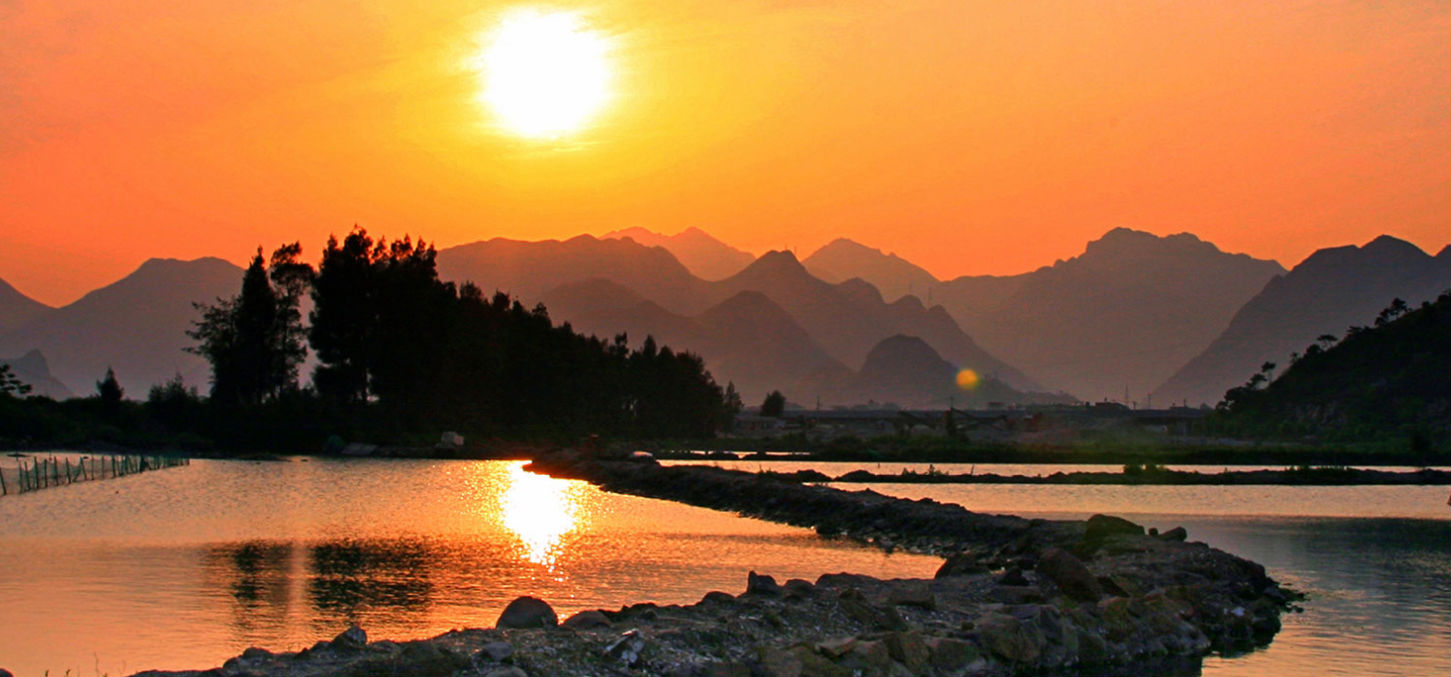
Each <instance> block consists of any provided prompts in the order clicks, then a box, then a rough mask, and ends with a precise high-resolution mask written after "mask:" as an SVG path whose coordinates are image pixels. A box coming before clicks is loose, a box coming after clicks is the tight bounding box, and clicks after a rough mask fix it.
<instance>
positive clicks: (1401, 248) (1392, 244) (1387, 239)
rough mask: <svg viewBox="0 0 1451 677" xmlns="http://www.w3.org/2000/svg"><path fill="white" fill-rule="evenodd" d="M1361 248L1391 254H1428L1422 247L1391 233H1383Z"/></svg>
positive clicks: (1365, 250)
mask: <svg viewBox="0 0 1451 677" xmlns="http://www.w3.org/2000/svg"><path fill="white" fill-rule="evenodd" d="M1360 250H1361V251H1363V252H1371V253H1377V254H1385V255H1390V256H1415V257H1422V256H1427V254H1426V252H1425V251H1424V250H1422V249H1421V248H1420V247H1417V246H1416V245H1413V244H1411V243H1409V242H1406V241H1405V240H1402V239H1400V238H1398V237H1393V236H1390V235H1381V236H1379V237H1377V238H1375V239H1374V240H1371V241H1370V242H1367V243H1365V246H1363V247H1361V248H1360Z"/></svg>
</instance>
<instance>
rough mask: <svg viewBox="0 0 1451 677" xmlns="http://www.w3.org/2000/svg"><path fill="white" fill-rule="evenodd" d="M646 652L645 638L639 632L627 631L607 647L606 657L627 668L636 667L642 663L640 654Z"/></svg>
mask: <svg viewBox="0 0 1451 677" xmlns="http://www.w3.org/2000/svg"><path fill="white" fill-rule="evenodd" d="M644 651H645V638H644V637H641V636H640V631H639V630H627V631H625V634H623V635H620V638H619V639H617V640H615V641H614V642H611V643H610V645H609V646H607V647H605V655H606V656H608V657H610V658H613V659H614V660H616V661H619V663H620V664H621V665H624V666H625V667H627V668H628V667H634V665H635V664H636V663H639V662H640V654H641V653H642V652H644Z"/></svg>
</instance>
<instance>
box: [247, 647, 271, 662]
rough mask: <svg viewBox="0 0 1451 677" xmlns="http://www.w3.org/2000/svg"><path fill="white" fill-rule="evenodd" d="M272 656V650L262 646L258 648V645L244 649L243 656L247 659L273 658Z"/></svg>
mask: <svg viewBox="0 0 1451 677" xmlns="http://www.w3.org/2000/svg"><path fill="white" fill-rule="evenodd" d="M271 657H272V652H271V651H268V650H266V649H262V648H258V647H255V646H254V647H249V648H248V649H247V650H246V651H243V652H242V658H244V659H246V660H256V659H258V658H271Z"/></svg>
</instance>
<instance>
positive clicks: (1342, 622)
mask: <svg viewBox="0 0 1451 677" xmlns="http://www.w3.org/2000/svg"><path fill="white" fill-rule="evenodd" d="M707 464H711V465H723V466H727V467H735V468H737V469H741V470H753V471H754V470H757V469H769V470H777V471H781V472H791V471H794V470H798V469H808V468H810V469H816V470H818V471H820V472H823V473H825V474H827V475H831V476H834V477H836V476H840V475H841V474H844V473H847V472H851V471H853V470H870V471H872V472H876V473H897V472H900V471H901V470H902V469H903V467H907V468H910V469H912V470H914V471H916V472H924V471H925V468H926V465H925V464H875V463H800V464H798V463H796V462H781V463H757V462H752V461H736V462H728V463H707ZM1261 467H1262V466H1261ZM971 468H972V466H970V465H967V464H963V465H961V466H958V465H953V464H948V465H938V466H937V469H939V470H943V471H944V472H952V473H965V472H969V471H970V469H971ZM1117 469H1118V467H1117V466H1108V467H1106V466H1102V465H1098V466H1082V465H1021V464H981V463H980V464H976V467H975V472H978V473H997V474H1001V475H1038V474H1043V475H1048V474H1052V473H1054V472H1075V471H1094V470H1097V471H1105V470H1107V471H1115V470H1117ZM1189 469H1194V468H1192V467H1191V468H1189ZM1201 469H1202V470H1205V471H1208V472H1217V471H1219V470H1220V469H1221V467H1210V468H1201ZM1233 469H1249V468H1242V467H1235V468H1233ZM833 486H837V487H838V488H841V489H845V490H848V491H859V490H862V489H871V490H873V491H877V492H879V493H883V494H888V495H892V496H900V497H903V498H911V499H919V498H932V499H933V500H937V501H943V502H947V503H956V504H959V505H962V506H964V507H966V508H968V509H969V510H975V511H978V512H988V513H1008V514H1016V515H1022V516H1025V517H1045V518H1050V519H1084V518H1086V517H1088V516H1090V515H1092V514H1094V513H1098V512H1102V513H1111V514H1115V515H1122V516H1124V517H1127V518H1129V519H1132V520H1134V521H1136V522H1139V523H1140V524H1143V525H1144V526H1147V527H1158V528H1159V529H1161V530H1164V529H1170V528H1173V527H1175V526H1183V527H1185V528H1186V529H1187V530H1188V531H1189V538H1190V540H1195V541H1203V542H1206V543H1208V544H1210V545H1212V546H1214V547H1217V548H1220V549H1223V550H1226V551H1229V552H1232V553H1235V554H1237V555H1240V556H1242V557H1246V558H1248V559H1251V560H1254V561H1256V562H1259V563H1261V564H1263V565H1265V567H1266V568H1267V569H1268V571H1269V573H1270V575H1271V576H1273V577H1274V578H1275V579H1276V580H1278V581H1280V582H1282V583H1285V584H1287V585H1289V586H1290V587H1292V588H1294V589H1296V590H1299V591H1301V592H1305V593H1307V594H1308V595H1309V598H1308V599H1307V600H1306V601H1304V602H1302V603H1301V605H1302V606H1303V608H1304V613H1298V614H1288V615H1286V616H1284V617H1283V621H1284V628H1283V629H1282V630H1281V631H1280V633H1279V634H1278V635H1276V637H1275V639H1274V641H1273V642H1272V643H1271V645H1270V646H1269V647H1268V648H1266V649H1263V650H1260V651H1255V652H1252V653H1250V654H1247V655H1244V656H1237V657H1233V658H1225V657H1211V658H1208V659H1206V660H1205V662H1204V667H1203V674H1204V675H1213V676H1216V677H1230V676H1233V677H1241V676H1244V677H1250V676H1258V675H1276V676H1280V675H1305V676H1307V677H1308V676H1319V675H1451V507H1448V506H1447V492H1448V491H1451V488H1448V487H1444V486H1354V487H1284V486H1228V487H1214V486H1195V487H1185V486H1177V487H1176V486H1109V485H1033V484H1026V485H1023V484H1013V485H1003V484H998V485H993V484H956V485H954V484H893V483H881V484H855V483H842V484H836V485H833Z"/></svg>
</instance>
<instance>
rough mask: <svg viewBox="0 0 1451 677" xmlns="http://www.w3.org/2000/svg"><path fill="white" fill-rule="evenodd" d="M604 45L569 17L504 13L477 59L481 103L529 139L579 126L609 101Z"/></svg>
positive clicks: (606, 44)
mask: <svg viewBox="0 0 1451 677" xmlns="http://www.w3.org/2000/svg"><path fill="white" fill-rule="evenodd" d="M610 66H611V64H610V54H609V41H608V40H607V39H606V37H605V36H604V35H602V34H600V33H598V32H596V31H593V30H590V28H589V26H588V25H587V24H586V23H585V21H584V19H583V17H581V16H580V15H579V14H576V13H573V12H540V11H537V10H519V11H516V12H513V13H511V14H509V15H507V16H505V17H504V18H503V19H502V20H500V22H499V25H498V26H497V27H496V28H495V29H494V31H493V32H492V34H491V35H490V37H489V40H488V43H487V45H486V46H485V48H484V50H483V52H482V53H481V54H480V55H479V57H478V67H479V68H478V70H479V72H480V75H481V77H482V82H481V89H480V91H479V100H480V101H481V102H482V103H483V104H485V105H486V107H487V108H488V109H489V110H490V111H491V112H492V113H493V116H494V117H495V119H496V120H497V121H498V123H499V124H500V125H501V126H502V127H503V128H504V129H506V130H508V131H510V132H512V133H514V134H517V135H519V136H522V137H527V138H534V139H550V138H558V137H561V136H565V135H567V134H571V133H574V132H577V131H579V130H580V129H581V128H583V127H584V126H585V125H586V124H587V123H588V122H589V121H590V120H591V119H592V118H593V117H594V116H595V115H596V114H597V113H599V111H600V110H601V109H602V108H603V107H604V105H605V104H606V103H607V102H608V101H609V99H610V81H611V79H612V78H611V75H612V74H611V72H610Z"/></svg>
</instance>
